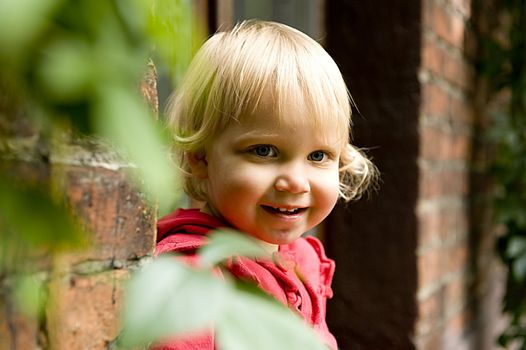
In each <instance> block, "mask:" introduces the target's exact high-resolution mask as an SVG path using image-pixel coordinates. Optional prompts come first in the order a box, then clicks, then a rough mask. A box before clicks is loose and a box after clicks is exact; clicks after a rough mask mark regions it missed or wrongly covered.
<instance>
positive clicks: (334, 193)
mask: <svg viewBox="0 0 526 350" xmlns="http://www.w3.org/2000/svg"><path fill="white" fill-rule="evenodd" d="M339 195H340V178H339V174H338V172H333V173H332V174H331V176H328V177H326V178H325V181H322V182H321V183H320V185H319V196H320V201H322V203H323V207H324V208H325V210H326V211H327V214H328V213H329V212H330V211H331V210H332V209H333V208H334V206H335V205H336V202H337V201H338V197H339Z"/></svg>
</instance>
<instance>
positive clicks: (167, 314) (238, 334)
mask: <svg viewBox="0 0 526 350" xmlns="http://www.w3.org/2000/svg"><path fill="white" fill-rule="evenodd" d="M211 237H213V239H212V240H211V241H210V242H209V243H208V244H207V245H206V246H204V247H203V248H201V249H200V251H199V257H200V258H199V261H201V263H202V264H201V266H199V267H197V268H195V269H191V268H189V267H188V266H187V265H186V264H184V263H182V262H181V261H179V260H178V259H175V258H174V257H161V258H157V259H156V260H155V261H154V262H152V263H150V264H149V265H147V266H146V267H145V268H144V269H143V270H142V271H140V272H139V273H138V274H137V275H136V276H135V278H134V279H133V280H132V281H131V283H130V285H129V288H128V292H127V296H128V298H127V302H126V305H127V306H126V308H125V310H126V313H125V315H124V319H123V323H124V332H123V337H122V339H121V342H120V344H121V346H123V347H124V348H128V347H134V346H141V345H145V344H149V343H151V342H154V341H155V340H158V339H165V338H167V337H172V336H178V335H179V336H180V335H184V334H187V333H188V332H192V331H199V330H207V329H208V330H210V329H213V330H214V332H215V336H216V340H217V342H218V343H219V346H220V348H221V349H229V350H245V349H255V350H267V349H276V350H279V349H283V350H296V349H297V350H305V349H308V350H310V349H313V350H315V349H320V350H322V349H325V347H324V345H323V344H322V343H321V342H320V339H318V337H317V336H316V334H315V333H314V331H312V330H310V329H307V328H306V327H305V324H304V321H303V320H301V319H300V318H299V317H298V316H297V315H295V314H293V313H292V311H291V310H289V309H288V308H286V307H285V306H283V305H281V304H279V303H278V302H277V301H276V300H274V299H271V298H270V297H268V296H266V295H264V294H263V292H262V291H260V290H259V289H257V288H256V287H254V286H251V285H247V284H243V283H241V282H237V283H236V282H235V281H234V279H232V278H230V276H229V274H228V272H227V271H226V270H222V269H221V268H220V267H221V264H220V262H221V261H223V260H225V259H226V258H228V257H229V256H232V255H234V256H237V255H238V254H249V255H253V254H256V255H257V256H262V255H264V252H263V251H262V249H261V248H260V247H259V246H258V245H257V244H256V243H255V242H254V241H251V240H247V239H246V238H245V237H243V236H242V237H240V236H239V234H238V233H235V232H232V231H223V232H221V231H218V232H214V234H212V235H211ZM205 256H206V257H207V260H208V261H206V262H205V261H203V259H204V257H205ZM267 258H268V257H267ZM210 262H214V263H216V265H215V266H216V268H215V269H211V268H210V265H209V263H210ZM214 271H215V274H214Z"/></svg>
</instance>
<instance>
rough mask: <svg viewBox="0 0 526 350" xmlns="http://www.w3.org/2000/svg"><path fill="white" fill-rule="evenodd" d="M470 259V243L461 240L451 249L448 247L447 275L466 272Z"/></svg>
mask: <svg viewBox="0 0 526 350" xmlns="http://www.w3.org/2000/svg"><path fill="white" fill-rule="evenodd" d="M468 258H469V246H468V242H467V241H465V240H461V241H459V242H457V243H456V244H454V245H453V246H451V247H448V251H447V260H446V261H447V264H446V272H447V273H457V272H461V271H464V270H465V269H466V267H467V265H468V262H469V261H468Z"/></svg>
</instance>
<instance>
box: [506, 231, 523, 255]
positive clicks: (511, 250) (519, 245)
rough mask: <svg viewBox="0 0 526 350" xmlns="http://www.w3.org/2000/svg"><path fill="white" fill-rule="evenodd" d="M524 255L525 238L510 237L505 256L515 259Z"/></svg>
mask: <svg viewBox="0 0 526 350" xmlns="http://www.w3.org/2000/svg"><path fill="white" fill-rule="evenodd" d="M524 254H526V238H524V237H516V236H514V237H511V238H510V241H509V243H508V248H507V250H506V255H507V256H508V257H510V258H515V257H518V256H519V255H524Z"/></svg>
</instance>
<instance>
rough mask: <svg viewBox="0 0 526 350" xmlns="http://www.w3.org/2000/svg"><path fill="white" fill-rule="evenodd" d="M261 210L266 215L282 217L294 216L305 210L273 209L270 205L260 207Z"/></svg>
mask: <svg viewBox="0 0 526 350" xmlns="http://www.w3.org/2000/svg"><path fill="white" fill-rule="evenodd" d="M261 208H263V210H265V211H266V212H268V213H271V214H279V215H284V216H296V215H299V214H301V213H303V212H304V211H305V210H307V208H305V207H290V206H288V207H273V206H270V205H261Z"/></svg>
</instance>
